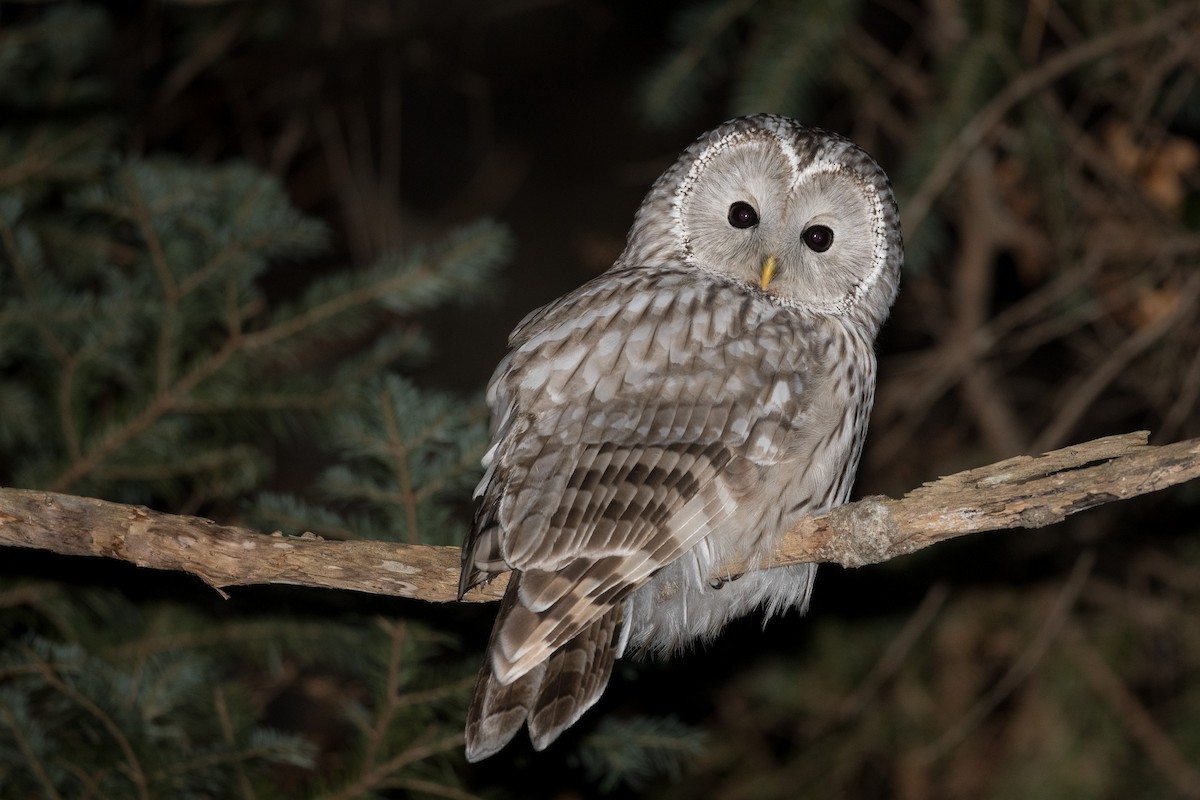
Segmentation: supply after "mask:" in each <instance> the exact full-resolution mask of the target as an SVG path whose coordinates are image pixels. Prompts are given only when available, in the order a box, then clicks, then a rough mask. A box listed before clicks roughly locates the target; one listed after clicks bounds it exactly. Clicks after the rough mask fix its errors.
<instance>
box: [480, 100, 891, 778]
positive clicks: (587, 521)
mask: <svg viewBox="0 0 1200 800" xmlns="http://www.w3.org/2000/svg"><path fill="white" fill-rule="evenodd" d="M901 261H902V253H901V243H900V231H899V219H898V215H897V212H896V208H895V203H894V200H893V199H892V193H891V188H890V186H889V185H888V182H887V178H886V177H885V176H884V174H883V172H882V171H881V170H880V169H879V167H878V166H877V165H876V164H875V163H874V162H873V161H872V160H871V159H870V157H869V156H867V155H866V154H865V153H864V152H863V151H861V150H860V149H858V148H857V147H855V146H854V145H853V144H851V143H850V142H848V141H846V140H845V139H842V138H840V137H838V136H835V135H833V134H830V133H827V132H825V131H821V130H818V129H815V128H809V127H805V126H802V125H799V124H798V123H795V122H793V121H791V120H787V119H784V118H781V117H773V116H767V115H758V116H753V117H745V118H742V119H738V120H733V121H731V122H728V123H726V124H725V125H722V126H721V127H719V128H717V129H716V130H714V131H712V132H710V133H708V134H705V135H704V136H702V137H700V139H698V140H697V141H696V142H695V143H694V144H693V145H692V146H691V147H690V148H688V150H687V151H685V152H684V153H683V155H681V156H680V158H679V160H678V161H677V162H676V163H675V165H674V166H673V167H672V168H671V169H669V170H668V171H667V172H666V173H665V174H664V175H663V176H662V177H661V178H659V180H658V181H657V182H656V183H655V185H654V186H653V187H652V188H651V190H650V193H649V194H648V196H647V197H646V200H645V201H644V202H643V203H642V206H641V208H640V209H639V210H638V213H637V216H636V218H635V221H634V224H633V227H632V229H631V231H630V234H629V241H628V245H627V247H626V249H625V252H624V253H623V254H622V256H621V257H620V259H618V261H617V263H616V264H615V265H614V266H613V267H612V268H611V269H610V270H609V271H607V272H606V273H604V274H603V275H601V276H600V277H598V278H596V279H595V280H593V281H591V282H590V283H588V284H586V285H584V286H582V287H580V288H579V289H577V290H576V291H574V292H572V293H570V294H568V295H566V296H565V297H563V298H560V299H559V300H557V301H555V302H553V303H551V304H549V305H547V306H545V307H544V308H541V309H539V310H537V311H535V312H533V313H532V314H530V315H529V316H528V317H527V318H526V319H525V320H524V321H523V322H522V323H521V324H520V325H518V327H517V329H516V330H515V331H514V332H513V334H512V336H511V338H510V342H509V344H510V348H511V349H510V352H509V354H508V355H507V356H506V358H505V359H504V360H503V361H502V362H501V363H500V365H499V367H498V368H497V369H496V373H495V375H494V377H493V378H492V382H491V385H490V386H489V389H488V401H489V403H490V405H491V408H492V412H493V425H492V447H491V449H490V450H489V452H488V453H487V455H486V456H485V458H484V465H485V467H486V468H487V472H486V474H485V475H484V478H483V480H482V481H481V483H480V485H479V488H478V489H477V491H476V496H477V498H478V502H479V506H478V512H477V515H476V519H475V524H474V527H473V529H472V532H471V534H470V536H469V537H468V539H467V541H466V543H465V545H464V547H463V571H462V579H461V584H460V590H461V591H463V592H465V591H467V590H469V589H470V588H471V587H472V586H475V585H477V584H479V583H480V582H482V581H486V580H488V579H489V578H491V577H493V576H494V575H496V574H499V573H500V572H504V571H509V570H512V571H513V572H514V575H513V578H512V581H511V583H510V584H509V587H508V590H507V593H506V595H505V598H504V601H503V603H501V607H500V612H499V614H498V616H497V620H496V626H495V628H494V630H493V632H492V638H491V641H490V642H489V645H488V655H487V658H486V659H485V662H484V664H483V667H482V668H481V670H480V675H479V680H478V682H477V685H476V688H475V694H474V698H473V700H472V703H471V707H470V710H469V712H468V719H467V737H466V738H467V755H468V757H469V758H471V759H472V760H478V759H480V758H484V757H486V756H488V755H491V754H492V753H494V752H496V751H497V750H499V749H500V748H501V747H503V746H504V744H505V743H506V742H508V741H509V739H511V738H512V736H513V735H514V734H515V733H516V732H517V731H518V730H519V729H520V727H521V725H522V724H523V723H528V726H529V732H530V737H531V739H532V740H533V743H534V746H535V747H537V748H538V749H541V748H543V747H545V746H546V745H547V744H549V743H550V742H551V741H553V740H554V739H555V738H556V737H557V736H558V735H559V734H560V733H561V732H562V731H563V730H564V729H565V728H567V727H569V726H570V725H571V724H573V723H574V722H575V721H576V720H577V719H578V718H579V716H580V715H581V714H582V713H583V712H584V711H586V710H587V708H588V707H590V706H591V705H592V704H593V703H594V702H595V701H596V699H597V698H598V697H599V695H600V693H601V692H602V691H603V689H604V686H605V685H606V683H607V682H608V678H609V675H610V673H611V670H612V665H613V660H614V659H615V658H618V657H620V656H621V655H622V654H623V653H624V652H625V651H626V650H627V649H629V648H637V649H649V650H654V651H660V652H669V651H672V650H675V649H677V648H678V647H680V646H682V645H685V644H687V643H689V642H692V641H694V640H697V639H706V638H709V637H711V636H713V635H715V634H716V633H717V632H718V631H719V630H720V629H721V627H723V626H724V625H725V623H726V622H728V621H729V620H731V619H734V618H736V617H738V616H741V615H743V614H746V613H748V612H750V611H752V610H754V609H756V608H759V607H762V608H763V609H764V610H765V612H766V613H767V614H768V615H770V614H774V613H777V612H779V611H782V610H784V609H786V608H790V607H796V608H800V609H803V608H804V607H805V605H806V604H807V602H808V597H809V594H810V592H811V588H812V578H813V574H814V572H815V565H812V564H807V565H800V566H792V567H784V568H775V569H764V570H761V571H755V572H751V573H748V574H746V575H744V576H742V577H741V578H739V579H738V580H736V581H730V582H724V581H720V580H716V579H714V576H713V571H714V569H716V568H717V567H718V566H719V565H720V564H721V563H723V562H725V561H729V560H742V559H749V560H752V561H754V560H757V561H759V562H760V563H762V564H763V566H767V564H766V563H765V562H764V561H763V560H764V559H765V558H766V557H767V556H768V555H769V553H770V550H771V547H772V544H773V542H774V539H775V538H776V537H777V536H778V535H779V534H780V533H781V532H782V531H783V530H785V529H786V528H787V526H788V524H789V523H790V522H791V521H793V520H794V519H796V518H797V517H799V516H801V515H804V514H808V513H815V512H820V511H823V510H826V509H828V508H830V507H831V506H835V505H838V504H841V503H844V502H845V501H846V500H847V497H848V495H849V492H850V487H851V484H852V483H853V479H854V470H855V468H856V466H857V463H858V458H859V453H860V451H861V448H862V443H863V438H864V435H865V433H866V426H867V417H868V415H869V413H870V408H871V402H872V398H873V395H874V387H875V358H874V353H873V342H874V338H875V334H876V332H877V331H878V328H879V326H880V324H881V323H882V321H883V319H884V318H885V317H886V315H887V312H888V309H889V308H890V306H891V303H892V300H893V299H894V297H895V293H896V289H897V286H898V282H899V273H900V265H901Z"/></svg>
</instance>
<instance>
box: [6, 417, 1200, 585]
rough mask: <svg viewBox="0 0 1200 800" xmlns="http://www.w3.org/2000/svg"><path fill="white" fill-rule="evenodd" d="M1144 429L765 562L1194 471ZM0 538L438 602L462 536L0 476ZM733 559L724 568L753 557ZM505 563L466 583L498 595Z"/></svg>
mask: <svg viewBox="0 0 1200 800" xmlns="http://www.w3.org/2000/svg"><path fill="white" fill-rule="evenodd" d="M1147 439H1148V434H1147V433H1146V432H1144V431H1143V432H1138V433H1127V434H1122V435H1119V436H1109V437H1106V438H1103V439H1096V440H1094V441H1091V442H1087V443H1085V444H1079V445H1074V446H1071V447H1066V448H1063V449H1061V450H1055V451H1052V452H1050V453H1046V454H1045V455H1041V456H1036V457H1032V456H1019V457H1017V458H1010V459H1008V460H1007V461H1001V462H999V463H996V464H992V465H990V466H986V467H980V468H978V469H973V470H968V471H966V472H960V473H957V474H955V475H950V476H948V477H945V478H940V479H938V480H936V481H932V482H930V483H927V484H925V485H924V486H921V487H920V488H918V489H915V490H913V491H911V492H909V493H908V494H907V495H905V496H904V497H903V498H901V499H898V500H893V499H891V498H887V497H868V498H866V499H863V500H860V501H858V502H856V503H850V504H848V505H845V506H841V507H840V508H836V509H834V510H833V511H831V512H829V513H828V514H824V515H822V516H818V517H807V518H805V519H802V520H800V522H799V523H797V524H796V525H795V526H794V527H793V528H792V529H791V530H789V531H788V532H787V533H786V534H785V535H784V537H783V538H782V541H781V542H780V545H779V547H778V548H776V550H775V553H774V554H773V558H772V560H771V564H772V565H774V566H782V565H784V564H797V563H803V562H810V561H812V562H832V563H837V564H841V565H842V566H846V567H860V566H863V565H865V564H874V563H878V562H881V561H887V560H888V559H891V558H895V557H896V556H900V555H904V554H906V553H911V552H913V551H914V550H919V549H921V548H923V547H928V546H929V545H931V544H934V543H936V542H940V541H943V540H945V539H951V538H954V537H956V536H964V535H966V534H969V533H978V532H980V531H990V530H1003V529H1008V528H1041V527H1044V526H1046V525H1051V524H1053V523H1055V522H1060V521H1061V520H1062V519H1063V518H1065V517H1066V516H1068V515H1070V514H1074V513H1075V512H1077V511H1082V510H1084V509H1086V508H1092V507H1093V506H1098V505H1102V504H1104V503H1111V502H1114V501H1116V500H1124V499H1126V498H1130V497H1135V496H1137V495H1141V494H1147V493H1149V492H1154V491H1157V490H1159V489H1164V488H1166V487H1168V486H1173V485H1175V484H1177V483H1182V482H1184V481H1189V480H1192V479H1193V478H1196V477H1200V439H1190V440H1188V441H1184V442H1176V443H1174V444H1169V445H1163V446H1161V447H1152V446H1149V445H1148V444H1147V443H1146V442H1147ZM0 545H7V546H12V547H32V548H37V549H41V550H51V551H53V552H56V553H62V554H65V555H86V556H105V557H108V558H117V559H121V560H123V561H129V562H131V563H133V564H137V565H138V566H141V567H151V568H154V569H164V570H175V571H182V572H190V573H192V574H193V575H197V576H199V577H200V578H201V579H202V580H204V581H205V582H206V583H208V584H209V585H210V586H212V587H213V588H215V589H216V590H217V591H220V592H221V593H222V594H224V592H223V591H222V589H223V588H224V587H229V586H244V585H249V584H263V583H284V584H294V585H299V586H314V587H322V588H330V589H353V590H356V591H361V592H368V593H371V594H382V595H395V596H400V597H412V598H418V599H422V600H429V601H433V602H447V601H452V600H454V599H455V596H456V593H457V587H458V572H459V549H458V548H457V547H433V546H430V545H408V544H397V543H392V542H378V541H348V542H339V541H326V540H324V539H321V538H319V537H316V536H314V535H312V534H304V535H302V536H284V535H282V534H279V533H275V534H271V535H269V536H268V535H264V534H260V533H256V532H254V531H251V530H247V529H245V528H236V527H230V526H225V525H218V524H217V523H215V522H212V521H210V520H206V519H200V518H198V517H185V516H175V515H172V514H162V513H159V512H156V511H151V510H149V509H147V508H145V507H143V506H127V505H121V504H119V503H109V502H106V501H103V500H94V499H91V498H86V497H73V496H71V495H63V494H55V493H52V492H43V491H34V490H27V489H0ZM751 568H752V566H751V565H748V564H727V565H724V566H723V567H722V568H721V570H720V574H721V575H732V574H738V573H741V572H745V571H746V570H748V569H751ZM506 578H507V576H500V577H499V578H497V579H496V580H494V581H492V582H491V583H489V584H488V585H486V586H483V587H480V588H479V589H476V590H473V591H471V592H469V593H468V595H467V597H466V598H465V599H466V600H470V601H487V600H495V599H498V598H499V597H500V596H501V595H502V594H503V593H504V587H505V585H506V584H507V580H506Z"/></svg>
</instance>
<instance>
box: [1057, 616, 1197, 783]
mask: <svg viewBox="0 0 1200 800" xmlns="http://www.w3.org/2000/svg"><path fill="white" fill-rule="evenodd" d="M1066 633H1067V636H1068V642H1069V645H1070V653H1071V655H1072V656H1074V658H1075V661H1076V663H1078V664H1079V667H1080V669H1081V671H1082V672H1083V676H1084V678H1085V679H1086V680H1087V682H1088V683H1089V684H1090V685H1091V687H1092V689H1093V691H1095V692H1096V694H1097V695H1099V696H1100V699H1101V700H1103V701H1104V702H1105V703H1107V704H1108V706H1109V707H1110V708H1111V709H1112V711H1113V712H1114V713H1115V714H1116V715H1117V716H1118V717H1120V718H1121V722H1122V723H1123V724H1124V726H1125V729H1126V730H1128V731H1129V732H1130V733H1131V734H1132V735H1133V738H1134V739H1135V740H1136V741H1137V743H1138V744H1140V745H1141V746H1142V749H1144V750H1145V751H1146V755H1147V756H1149V757H1150V761H1151V762H1152V763H1153V764H1154V766H1155V767H1156V768H1157V769H1158V770H1159V772H1161V773H1162V774H1163V776H1164V777H1166V778H1167V780H1169V781H1170V782H1171V783H1172V784H1173V785H1174V786H1175V789H1176V791H1178V792H1179V796H1180V797H1190V798H1198V797H1200V770H1197V769H1196V767H1195V766H1193V764H1192V763H1191V762H1190V761H1189V760H1188V758H1187V757H1186V756H1184V754H1183V753H1181V752H1180V751H1179V748H1178V747H1177V746H1176V745H1175V743H1174V742H1173V741H1171V737H1170V736H1168V735H1167V734H1166V733H1165V732H1164V731H1163V730H1162V728H1160V727H1159V726H1158V724H1157V723H1156V722H1155V721H1154V718H1153V717H1152V716H1151V715H1150V712H1148V711H1147V710H1146V708H1145V706H1143V705H1142V703H1141V702H1140V701H1139V700H1138V699H1137V697H1136V696H1135V695H1134V693H1133V692H1131V691H1130V690H1129V687H1128V686H1126V685H1125V682H1124V681H1123V680H1122V679H1121V677H1120V676H1119V675H1117V674H1116V673H1115V672H1114V671H1113V669H1112V667H1110V666H1109V665H1108V663H1107V662H1106V661H1105V660H1104V657H1103V656H1102V655H1100V653H1099V652H1097V651H1096V648H1094V647H1093V646H1092V644H1091V642H1090V641H1089V640H1088V637H1087V635H1086V634H1085V633H1084V632H1083V630H1082V629H1081V628H1080V627H1079V626H1078V625H1070V626H1068V628H1067V630H1066Z"/></svg>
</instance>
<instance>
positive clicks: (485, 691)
mask: <svg viewBox="0 0 1200 800" xmlns="http://www.w3.org/2000/svg"><path fill="white" fill-rule="evenodd" d="M519 580H520V575H519V574H517V573H514V574H513V577H512V580H511V581H510V583H509V585H508V589H507V590H506V591H505V593H504V600H503V602H501V604H500V612H499V614H498V615H497V618H496V626H495V628H493V630H492V642H494V641H495V639H496V636H497V633H496V632H497V631H499V630H500V628H501V627H502V626H503V625H504V620H505V618H506V616H507V614H508V612H509V611H510V610H511V609H512V608H513V606H514V605H515V604H516V596H517V583H518V582H519ZM623 620H624V608H623V604H621V605H618V606H617V607H615V608H613V609H612V610H611V611H609V612H608V613H607V614H605V615H604V616H603V617H601V618H600V619H598V620H596V621H595V622H594V623H592V624H591V625H589V626H588V627H587V628H585V629H584V630H583V631H582V632H581V633H580V634H579V635H578V636H576V637H575V638H574V639H571V640H570V641H569V642H567V643H566V644H564V645H563V646H562V647H560V648H559V649H558V650H555V651H554V653H553V654H551V656H550V658H548V659H547V660H546V661H544V662H542V663H541V664H538V665H537V666H536V667H534V668H533V669H531V670H530V671H529V672H527V673H525V674H524V675H522V676H521V677H520V678H517V679H516V680H515V681H513V682H512V683H508V684H504V683H501V682H500V681H499V680H497V679H496V677H495V675H494V674H493V671H492V663H491V662H492V660H491V657H490V655H489V656H488V657H485V658H484V661H483V666H482V667H480V669H479V677H478V678H477V679H476V682H475V692H474V695H473V696H472V698H471V705H470V708H469V709H468V710H467V728H466V744H467V760H468V761H480V760H482V759H484V758H487V757H488V756H490V755H493V754H494V753H496V752H498V751H499V750H500V749H501V748H503V747H504V745H506V744H508V742H509V741H510V740H511V739H512V738H513V736H515V735H516V733H517V731H518V730H520V728H521V724H522V723H523V722H526V721H527V722H528V723H529V738H530V740H531V741H532V742H533V746H534V748H535V749H537V750H543V749H545V748H546V747H547V746H549V745H550V743H551V742H553V741H554V740H555V739H557V738H558V737H559V735H560V734H562V732H563V731H564V730H566V729H567V728H569V727H571V725H573V724H575V722H576V721H578V720H579V718H580V717H581V716H582V715H583V713H584V712H585V711H587V710H588V709H589V708H591V707H592V705H594V704H595V702H596V701H597V700H598V699H599V698H600V694H601V693H602V692H603V691H604V687H605V686H606V685H608V679H609V677H610V676H611V674H612V667H613V661H614V659H615V658H616V647H617V642H618V641H619V638H620V630H621V624H622V622H623ZM492 642H489V643H488V651H489V654H490V651H491V648H492Z"/></svg>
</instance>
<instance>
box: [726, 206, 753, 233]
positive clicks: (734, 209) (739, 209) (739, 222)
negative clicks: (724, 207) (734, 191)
mask: <svg viewBox="0 0 1200 800" xmlns="http://www.w3.org/2000/svg"><path fill="white" fill-rule="evenodd" d="M729 224H730V225H732V226H733V227H735V228H753V227H754V226H755V225H757V224H758V212H757V211H755V210H754V206H752V205H750V204H749V203H743V202H742V201H741V200H738V201H737V202H736V203H734V204H733V205H731V206H730V207H729Z"/></svg>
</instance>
